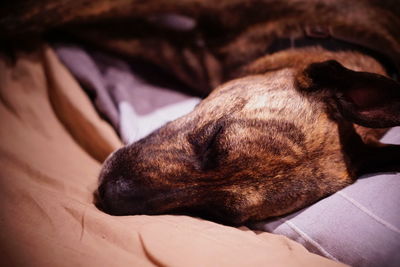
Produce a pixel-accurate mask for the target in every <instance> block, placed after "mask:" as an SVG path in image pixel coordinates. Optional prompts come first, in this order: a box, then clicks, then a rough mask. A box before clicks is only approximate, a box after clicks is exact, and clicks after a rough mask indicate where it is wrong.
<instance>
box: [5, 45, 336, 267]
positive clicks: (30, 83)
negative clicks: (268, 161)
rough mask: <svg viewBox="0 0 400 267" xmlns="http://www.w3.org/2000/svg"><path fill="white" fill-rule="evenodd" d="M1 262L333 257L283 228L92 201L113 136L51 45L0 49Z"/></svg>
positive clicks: (308, 261) (181, 262) (294, 262)
mask: <svg viewBox="0 0 400 267" xmlns="http://www.w3.org/2000/svg"><path fill="white" fill-rule="evenodd" d="M0 122H1V127H0V183H1V184H0V203H1V214H0V227H1V231H0V259H1V261H2V262H1V263H0V265H1V266H41V267H43V266H128V265H129V266H147V265H167V266H258V265H262V266H337V265H339V264H338V263H335V262H332V261H330V260H327V259H325V258H322V257H320V256H317V255H314V254H311V253H309V252H308V251H307V250H306V249H304V248H303V247H302V246H301V245H299V244H297V243H296V242H294V241H291V240H289V239H287V238H285V237H283V236H278V235H272V234H269V233H255V232H253V231H250V230H248V229H236V228H232V227H227V226H222V225H218V224H215V223H212V222H208V221H204V220H200V219H196V218H191V217H186V216H124V217H114V216H110V215H107V214H104V213H103V212H101V211H99V210H98V209H97V208H96V207H95V206H94V205H93V192H94V191H95V189H96V186H97V175H98V172H99V170H100V166H101V162H102V161H103V160H104V159H105V158H106V157H107V155H108V154H109V153H110V152H111V151H112V150H114V149H116V148H118V147H119V146H120V145H121V142H120V140H119V139H118V137H117V136H116V134H115V133H114V132H113V130H112V129H111V127H110V126H109V125H108V124H107V123H105V122H104V121H103V120H101V119H100V118H99V117H98V115H97V113H96V112H95V110H94V108H93V107H92V105H91V102H90V101H89V99H88V97H87V96H86V95H85V94H84V92H83V91H82V89H81V88H80V86H79V84H78V83H77V82H76V81H75V80H74V79H73V78H72V76H71V75H70V74H69V73H68V71H67V70H66V69H65V67H64V66H63V65H62V64H61V63H60V62H59V60H58V58H57V57H56V56H55V54H54V53H53V51H52V50H51V49H50V48H49V47H47V46H41V47H40V48H38V49H36V50H34V52H30V53H27V52H24V53H22V52H17V53H16V56H15V58H14V59H12V58H11V57H9V56H8V55H6V54H1V55H0Z"/></svg>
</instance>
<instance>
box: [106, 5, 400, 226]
mask: <svg viewBox="0 0 400 267" xmlns="http://www.w3.org/2000/svg"><path fill="white" fill-rule="evenodd" d="M171 2H174V1H171ZM180 2H181V1H176V2H175V3H174V4H172V3H171V4H168V3H165V2H163V1H160V3H162V4H160V7H159V8H158V9H157V12H156V14H157V16H155V17H154V16H153V17H151V19H149V16H147V15H149V14H150V15H151V14H152V13H151V12H150V11H148V13H147V15H146V19H143V21H144V22H143V25H145V26H146V27H148V28H149V29H150V30H146V34H144V33H143V34H142V35H140V36H139V37H135V38H132V39H130V40H127V39H126V38H125V39H123V42H122V41H121V40H122V39H121V38H116V37H114V38H110V37H108V38H105V40H106V41H105V42H104V43H102V45H103V47H105V48H108V49H111V48H116V47H118V48H119V51H123V52H124V53H125V54H126V55H130V56H133V57H140V58H142V59H145V60H148V61H151V62H152V63H154V64H157V65H159V66H161V67H164V68H165V69H168V70H170V71H171V72H172V73H173V74H175V75H176V77H178V78H179V79H180V80H182V81H183V82H185V83H186V84H187V85H189V86H191V88H193V90H195V91H197V92H200V93H204V94H207V97H206V98H205V99H204V100H203V101H202V102H201V103H200V104H199V105H198V106H197V107H196V108H195V109H194V110H193V112H191V113H190V114H188V115H186V116H184V117H181V118H179V119H177V120H175V121H172V122H170V123H168V124H166V125H165V126H163V127H161V128H160V129H158V130H156V131H155V132H153V133H152V134H150V135H149V136H147V137H146V138H144V139H142V140H139V141H138V142H136V143H134V144H131V145H128V146H125V147H123V148H121V149H119V150H118V151H116V152H114V153H113V154H112V155H111V156H110V157H109V158H108V159H107V160H106V161H105V163H104V165H103V168H102V171H101V174H100V185H99V188H98V198H99V202H100V206H101V207H102V209H103V210H104V211H106V212H107V213H110V214H114V215H129V214H150V215H152V214H166V213H174V214H190V215H195V216H200V217H203V218H207V219H212V220H215V221H218V222H222V223H226V224H232V225H239V224H243V223H246V222H251V221H258V220H263V219H266V218H269V217H274V216H280V215H284V214H287V213H290V212H293V211H295V210H298V209H300V208H303V207H305V206H307V205H310V204H312V203H314V202H316V201H318V200H319V199H321V198H323V197H326V196H328V195H330V194H332V193H334V192H336V191H338V190H340V189H342V188H344V187H345V186H347V185H349V184H351V183H353V182H354V181H355V180H356V179H357V177H359V176H360V175H362V174H365V173H371V172H383V171H399V170H400V147H399V146H396V145H384V144H381V143H379V141H378V139H379V137H380V136H381V135H382V134H383V133H384V132H385V129H384V128H387V127H392V126H396V125H400V84H399V83H398V82H397V81H395V78H396V76H397V74H398V71H399V63H400V60H399V59H400V42H399V41H400V40H399V36H400V34H399V29H400V22H399V18H398V17H397V16H396V14H395V12H390V11H389V10H388V9H384V8H382V7H381V6H377V5H378V4H376V3H374V2H373V1H371V2H370V1H359V2H357V3H354V4H353V3H352V4H349V3H348V2H347V1H285V2H284V3H282V1H268V0H265V1H253V2H251V1H221V3H214V4H212V3H211V2H209V1H205V3H202V4H200V3H197V2H196V1H193V3H190V1H186V2H185V1H183V2H185V3H183V2H182V3H181V5H179V4H176V3H180ZM228 2H229V3H228ZM149 3H150V4H149V5H150V6H151V3H153V4H154V3H156V1H150V2H149ZM207 5H208V6H207ZM164 9H165V12H169V13H170V12H173V13H174V15H173V16H172V17H174V16H175V20H173V21H176V20H178V21H179V19H176V18H180V16H181V15H185V16H191V18H192V19H193V21H194V22H193V23H189V24H190V25H189V27H171V23H170V22H168V23H165V18H170V16H169V15H163V14H162V12H164ZM149 10H152V9H151V7H150V8H149ZM354 10H356V11H354ZM144 13H145V12H144ZM144 13H143V14H144ZM169 13H168V14H169ZM160 14H161V15H160ZM166 14H167V13H166ZM176 14H178V15H176ZM160 21H161V22H162V23H160ZM172 24H173V23H172ZM145 26H143V27H145ZM177 28H178V29H177ZM128 44H129V45H128ZM213 88H215V89H213Z"/></svg>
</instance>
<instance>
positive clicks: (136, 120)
mask: <svg viewBox="0 0 400 267" xmlns="http://www.w3.org/2000/svg"><path fill="white" fill-rule="evenodd" d="M54 48H55V51H56V53H57V54H58V56H59V57H60V59H61V60H62V61H63V63H64V64H65V65H66V66H67V67H68V69H69V70H70V71H71V73H72V74H73V75H74V76H75V77H76V79H77V80H78V81H79V82H80V84H81V85H82V86H83V87H84V88H85V89H86V90H87V92H88V94H89V95H92V97H93V98H94V99H93V102H94V104H95V106H96V108H97V110H98V111H99V112H100V113H101V114H102V115H103V116H104V117H105V118H106V119H107V120H108V121H110V122H111V124H112V125H113V126H114V128H115V129H116V130H117V132H118V134H119V135H120V136H121V138H122V140H123V141H124V143H125V144H128V143H132V142H134V141H137V140H138V139H140V138H142V137H144V136H146V135H148V134H149V133H151V132H152V131H154V130H155V129H157V128H159V127H160V126H162V125H163V124H165V123H166V122H168V121H171V120H174V119H176V118H178V117H180V116H182V115H185V114H186V113H188V112H190V111H191V110H192V109H193V108H194V106H195V105H196V104H197V103H198V102H199V101H200V98H198V97H194V96H190V95H188V94H185V93H184V92H182V91H183V90H184V89H182V85H180V84H178V83H177V82H175V83H174V82H172V81H171V80H173V79H172V78H170V77H165V76H166V74H164V73H163V72H162V71H161V70H159V69H157V68H156V67H154V66H148V65H146V64H145V63H143V62H139V63H138V62H136V63H130V64H128V63H127V62H126V61H123V60H121V59H118V58H116V57H112V56H110V55H105V54H103V53H101V52H93V51H90V52H89V51H88V50H86V49H84V48H83V47H79V46H76V45H66V44H56V45H54ZM146 77H147V78H150V80H148V79H146ZM168 78H169V79H168ZM160 84H161V85H160ZM174 89H175V90H174Z"/></svg>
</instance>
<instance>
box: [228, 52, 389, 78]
mask: <svg viewBox="0 0 400 267" xmlns="http://www.w3.org/2000/svg"><path fill="white" fill-rule="evenodd" d="M332 59H333V60H337V61H338V62H340V63H341V64H343V65H344V66H345V67H347V68H349V69H351V70H355V71H366V72H373V73H378V74H382V75H389V74H388V72H387V70H386V68H385V66H384V65H383V64H382V63H381V62H380V61H379V60H377V59H376V58H374V57H372V56H370V55H366V54H363V53H361V52H359V51H330V50H327V49H325V48H322V47H306V48H295V49H288V50H283V51H280V52H276V53H273V54H268V55H265V56H264V57H261V58H259V59H257V60H255V61H253V62H251V63H249V64H248V65H245V66H244V67H242V68H241V69H240V70H239V71H238V72H237V73H235V76H236V77H241V76H246V75H252V74H263V73H266V72H270V71H274V70H279V69H284V68H295V69H302V68H304V67H305V66H307V65H308V64H310V63H315V62H322V61H326V60H332Z"/></svg>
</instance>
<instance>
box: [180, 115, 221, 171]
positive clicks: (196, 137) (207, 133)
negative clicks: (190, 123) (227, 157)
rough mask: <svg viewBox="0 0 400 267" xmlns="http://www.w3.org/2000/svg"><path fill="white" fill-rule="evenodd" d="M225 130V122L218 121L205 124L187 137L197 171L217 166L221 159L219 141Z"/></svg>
mask: <svg viewBox="0 0 400 267" xmlns="http://www.w3.org/2000/svg"><path fill="white" fill-rule="evenodd" d="M224 129H225V122H224V121H223V119H220V120H218V121H216V122H214V123H213V122H210V123H207V124H206V125H205V126H203V127H202V128H200V129H199V130H198V131H196V132H194V133H191V134H189V135H188V137H187V140H188V142H189V143H190V144H191V146H192V148H193V152H194V157H195V164H194V165H195V168H196V169H197V170H199V171H208V170H213V169H215V168H217V167H218V166H219V162H220V160H221V159H222V157H223V154H224V153H223V151H222V150H221V145H220V139H221V136H222V135H223V132H224Z"/></svg>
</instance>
